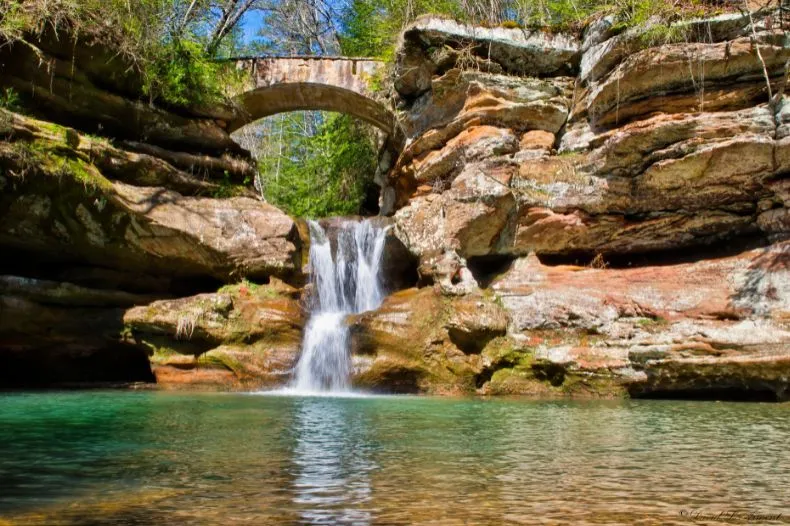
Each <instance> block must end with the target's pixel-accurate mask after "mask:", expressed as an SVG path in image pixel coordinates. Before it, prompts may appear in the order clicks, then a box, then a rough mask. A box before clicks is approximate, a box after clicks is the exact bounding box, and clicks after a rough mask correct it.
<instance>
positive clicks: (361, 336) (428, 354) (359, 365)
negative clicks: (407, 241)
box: [349, 287, 508, 394]
mask: <svg viewBox="0 0 790 526" xmlns="http://www.w3.org/2000/svg"><path fill="white" fill-rule="evenodd" d="M507 322H508V319H507V316H506V314H505V312H504V311H503V310H502V308H501V307H499V306H498V305H496V303H494V302H492V301H491V300H490V299H488V298H486V297H484V296H482V295H479V294H470V295H463V296H446V295H444V294H442V292H441V291H440V289H435V288H430V287H429V288H423V289H408V290H404V291H400V292H397V293H395V294H393V295H391V296H389V297H388V298H386V299H385V300H384V303H382V305H381V307H380V308H379V309H377V310H375V311H371V312H366V313H363V314H359V315H356V316H352V317H351V318H350V319H349V323H350V325H351V339H352V351H353V364H354V373H353V384H354V386H355V387H358V388H361V389H366V390H373V391H382V392H424V393H444V394H450V393H469V392H473V391H474V389H475V387H476V382H477V375H478V374H479V373H480V372H481V371H482V359H481V354H480V353H481V352H482V351H483V349H484V348H485V347H486V346H487V345H488V344H489V342H492V341H494V340H495V339H496V338H498V337H500V336H503V335H504V334H505V331H506V329H507Z"/></svg>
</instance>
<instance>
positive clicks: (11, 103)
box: [0, 88, 21, 112]
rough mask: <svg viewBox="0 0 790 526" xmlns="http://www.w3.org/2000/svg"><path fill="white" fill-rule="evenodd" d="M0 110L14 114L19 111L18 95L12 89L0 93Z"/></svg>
mask: <svg viewBox="0 0 790 526" xmlns="http://www.w3.org/2000/svg"><path fill="white" fill-rule="evenodd" d="M0 108H2V109H4V110H8V111H15V112H17V111H19V110H20V109H21V106H20V101H19V95H18V94H17V92H16V91H14V89H13V88H7V89H6V90H4V91H2V92H0Z"/></svg>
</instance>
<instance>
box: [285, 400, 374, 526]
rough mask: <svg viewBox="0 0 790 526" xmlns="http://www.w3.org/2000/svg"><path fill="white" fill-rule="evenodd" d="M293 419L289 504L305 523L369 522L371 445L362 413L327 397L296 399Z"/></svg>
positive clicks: (360, 523) (363, 523) (371, 469)
mask: <svg viewBox="0 0 790 526" xmlns="http://www.w3.org/2000/svg"><path fill="white" fill-rule="evenodd" d="M295 413H296V414H295V419H294V438H295V447H294V452H293V465H294V467H293V474H294V477H295V478H294V482H293V493H294V499H293V500H294V503H295V504H296V505H297V508H298V509H300V510H301V518H302V519H303V521H304V522H305V523H308V524H352V525H355V526H356V525H367V524H370V523H371V519H372V515H371V512H370V502H371V500H372V495H373V491H372V488H371V479H370V475H371V473H372V472H373V471H374V470H376V469H377V467H378V466H377V464H376V462H375V461H374V460H373V459H372V458H371V452H372V449H373V447H372V444H371V442H370V434H369V431H368V428H367V422H366V416H365V413H364V412H360V411H355V410H354V406H353V404H352V405H349V404H338V403H337V402H336V401H335V400H333V399H331V398H315V397H312V398H306V399H303V400H299V401H298V403H297V406H296V411H295Z"/></svg>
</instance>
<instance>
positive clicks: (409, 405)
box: [0, 391, 790, 526]
mask: <svg viewBox="0 0 790 526" xmlns="http://www.w3.org/2000/svg"><path fill="white" fill-rule="evenodd" d="M788 436H790V404H762V403H750V404H739V403H711V402H682V401H655V400H653V401H649V400H618V401H600V400H599V401H529V400H505V399H489V400H486V399H458V398H456V399H452V398H441V399H438V398H430V397H400V396H389V397H360V396H357V397H342V396H333V397H325V396H323V397H310V396H305V397H294V396H256V395H251V394H239V393H236V394H209V393H202V394H201V393H166V392H119V391H116V392H98V391H97V392H49V393H13V394H0V456H2V459H3V461H2V462H0V524H7V523H9V524H14V525H29V526H59V525H63V526H75V525H79V526H85V525H102V526H104V525H108V524H112V525H123V526H127V525H135V524H139V525H149V524H156V525H165V526H167V525H179V526H181V525H185V524H188V525H192V524H194V525H198V524H199V525H209V526H210V525H222V526H226V525H229V524H256V525H258V524H262V525H263V524H311V525H312V524H315V525H323V524H326V525H334V524H349V525H363V526H367V525H378V524H381V525H408V524H438V525H442V526H444V525H450V526H452V525H467V524H474V525H481V524H482V525H489V524H490V525H501V524H556V525H565V524H579V525H593V524H642V525H659V524H661V525H664V524H678V525H681V524H684V525H688V524H695V522H694V521H692V520H690V519H689V516H688V515H687V514H689V513H693V512H695V511H701V512H702V513H712V514H715V513H720V512H728V511H729V512H732V511H737V512H739V513H747V512H754V513H763V514H779V513H782V514H783V519H782V520H783V521H787V520H788V518H789V517H790V501H788V499H787V497H788V490H787V488H788V487H789V486H790V449H788V447H787V437H788ZM684 514H686V515H684ZM4 520H6V521H8V522H4ZM696 523H699V524H718V523H719V522H716V521H707V522H706V521H699V522H696ZM721 523H722V524H724V522H721ZM779 523H783V522H781V521H769V520H741V521H740V522H735V523H733V522H728V524H779Z"/></svg>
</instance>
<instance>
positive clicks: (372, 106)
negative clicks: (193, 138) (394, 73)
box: [228, 57, 403, 150]
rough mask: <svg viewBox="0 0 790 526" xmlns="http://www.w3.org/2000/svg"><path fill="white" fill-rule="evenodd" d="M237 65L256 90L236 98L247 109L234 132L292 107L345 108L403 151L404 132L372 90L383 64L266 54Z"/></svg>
mask: <svg viewBox="0 0 790 526" xmlns="http://www.w3.org/2000/svg"><path fill="white" fill-rule="evenodd" d="M236 67H237V68H238V69H240V70H244V71H246V72H247V73H248V74H250V75H251V77H252V86H253V89H251V90H249V91H247V92H245V93H242V94H241V95H239V96H237V97H236V98H235V101H236V103H237V104H239V106H240V107H241V108H243V110H244V112H243V114H242V116H240V117H239V118H237V119H235V120H234V121H231V122H229V123H228V131H230V132H233V131H235V130H237V129H239V128H241V127H242V126H245V125H246V124H249V123H251V122H254V121H256V120H258V119H261V118H263V117H268V116H270V115H275V114H277V113H284V112H290V111H304V110H323V111H335V112H340V113H346V114H349V115H352V116H354V117H357V118H359V119H361V120H363V121H365V122H367V123H369V124H372V125H373V126H375V127H377V128H378V129H380V130H382V131H383V132H384V133H385V134H386V135H387V137H388V141H387V142H388V149H391V150H399V149H400V147H401V145H402V141H403V139H402V137H403V135H402V132H401V131H400V127H399V126H398V122H397V119H396V117H395V115H394V114H393V112H392V111H391V110H390V109H389V107H388V106H387V105H385V104H384V103H382V102H381V101H379V100H377V99H376V98H375V96H374V95H373V93H372V92H371V89H370V85H371V82H373V81H374V79H375V78H376V77H377V75H379V73H380V72H381V71H382V69H383V67H384V64H383V63H382V62H380V61H376V60H370V59H357V58H346V57H265V58H250V59H239V60H237V61H236Z"/></svg>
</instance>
